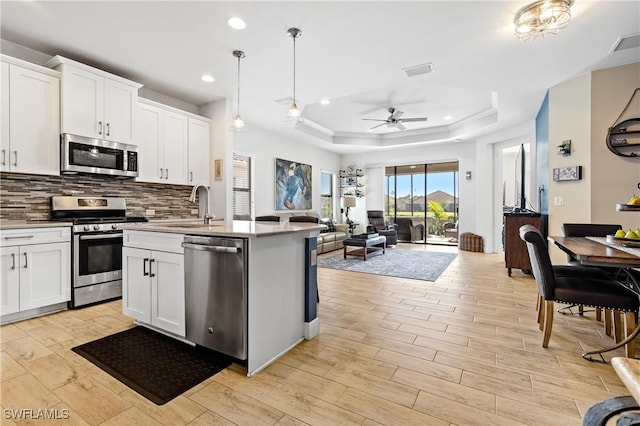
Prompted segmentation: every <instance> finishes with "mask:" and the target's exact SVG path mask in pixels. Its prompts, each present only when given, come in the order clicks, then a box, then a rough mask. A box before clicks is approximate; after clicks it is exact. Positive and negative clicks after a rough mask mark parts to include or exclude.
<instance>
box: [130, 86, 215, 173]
mask: <svg viewBox="0 0 640 426" xmlns="http://www.w3.org/2000/svg"><path fill="white" fill-rule="evenodd" d="M209 127H210V123H209V120H208V119H207V118H204V117H199V116H196V115H193V114H190V113H188V112H185V111H180V110H178V109H175V108H172V107H169V106H166V105H162V104H160V103H158V102H154V101H150V100H147V99H142V98H141V99H140V101H139V104H138V124H137V126H136V138H135V140H136V143H137V144H138V148H139V152H138V155H139V164H140V169H139V176H138V179H137V180H138V181H141V182H159V183H171V184H178V185H189V184H193V183H205V184H207V185H208V184H209V170H210V161H209V140H210V136H209Z"/></svg>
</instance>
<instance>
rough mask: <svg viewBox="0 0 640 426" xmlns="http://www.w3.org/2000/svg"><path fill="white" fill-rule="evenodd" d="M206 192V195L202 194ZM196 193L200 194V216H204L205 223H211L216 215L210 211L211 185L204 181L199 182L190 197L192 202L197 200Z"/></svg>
mask: <svg viewBox="0 0 640 426" xmlns="http://www.w3.org/2000/svg"><path fill="white" fill-rule="evenodd" d="M201 188H202V189H204V191H200V189H201ZM203 194H204V197H203V196H202V195H203ZM196 195H198V200H199V201H200V202H199V208H198V217H202V218H204V224H205V225H210V224H211V222H212V221H213V218H214V217H215V216H214V215H213V214H211V212H210V211H209V199H210V196H209V195H210V194H209V187H208V186H207V185H205V184H203V183H197V184H195V185H194V186H193V189H192V190H191V196H190V197H189V201H191V202H192V203H195V202H196Z"/></svg>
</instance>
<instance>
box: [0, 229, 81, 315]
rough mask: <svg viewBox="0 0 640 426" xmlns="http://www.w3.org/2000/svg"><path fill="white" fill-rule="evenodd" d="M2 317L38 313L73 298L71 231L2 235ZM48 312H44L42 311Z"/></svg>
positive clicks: (19, 232)
mask: <svg viewBox="0 0 640 426" xmlns="http://www.w3.org/2000/svg"><path fill="white" fill-rule="evenodd" d="M0 235H1V239H2V248H1V249H0V257H1V264H0V270H1V271H0V277H1V278H2V282H1V283H0V295H1V296H2V300H1V301H0V315H2V322H3V323H4V322H7V321H8V320H15V319H20V318H19V317H16V316H14V317H12V318H9V317H7V315H10V314H17V313H25V315H26V316H31V314H30V313H29V312H32V313H33V312H35V313H38V312H37V310H38V309H40V308H43V307H47V306H52V305H57V304H61V303H62V304H65V303H66V302H67V301H68V300H70V298H71V231H70V229H69V228H66V227H65V228H62V227H58V228H42V229H13V230H5V231H1V232H0ZM41 312H45V311H41Z"/></svg>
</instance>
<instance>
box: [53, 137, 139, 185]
mask: <svg viewBox="0 0 640 426" xmlns="http://www.w3.org/2000/svg"><path fill="white" fill-rule="evenodd" d="M60 173H65V174H69V173H93V174H100V175H112V176H124V177H132V178H133V177H137V176H138V147H137V146H135V145H130V144H125V143H119V142H111V141H105V140H101V139H92V138H87V137H84V136H77V135H70V134H68V133H63V134H62V135H60Z"/></svg>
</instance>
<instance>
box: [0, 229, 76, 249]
mask: <svg viewBox="0 0 640 426" xmlns="http://www.w3.org/2000/svg"><path fill="white" fill-rule="evenodd" d="M0 242H1V243H2V245H3V246H5V247H9V246H18V245H19V246H24V245H29V244H42V243H70V242H71V228H69V227H64V228H62V227H58V228H25V229H7V230H0Z"/></svg>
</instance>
